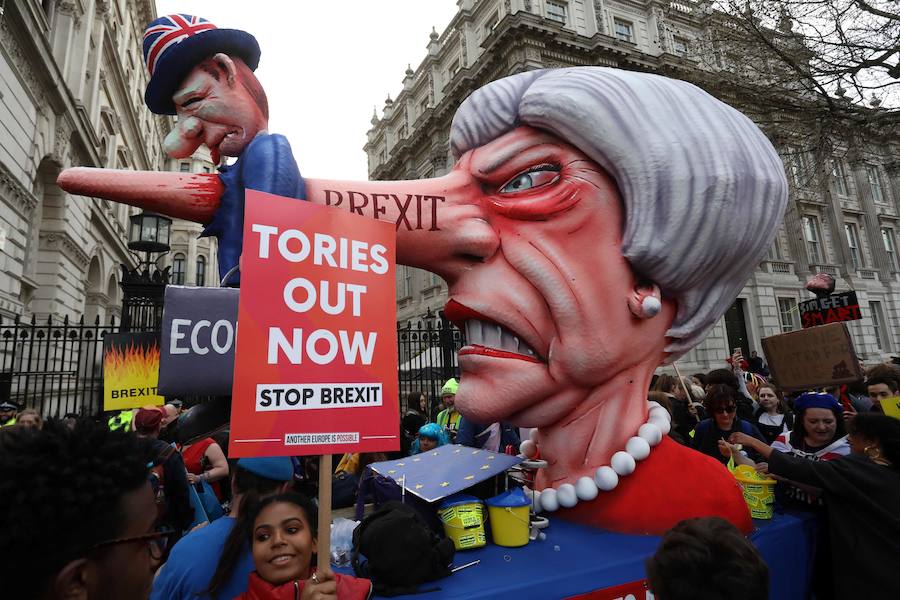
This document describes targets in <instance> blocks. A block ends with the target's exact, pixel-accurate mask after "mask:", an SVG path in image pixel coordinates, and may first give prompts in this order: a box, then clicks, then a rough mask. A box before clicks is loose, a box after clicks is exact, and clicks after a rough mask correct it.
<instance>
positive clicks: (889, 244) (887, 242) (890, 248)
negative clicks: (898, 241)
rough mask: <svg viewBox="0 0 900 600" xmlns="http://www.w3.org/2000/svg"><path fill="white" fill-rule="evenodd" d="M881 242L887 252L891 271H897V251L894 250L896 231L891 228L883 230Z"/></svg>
mask: <svg viewBox="0 0 900 600" xmlns="http://www.w3.org/2000/svg"><path fill="white" fill-rule="evenodd" d="M881 241H882V242H883V243H884V251H885V252H887V255H888V262H889V263H890V265H891V271H896V270H897V251H896V249H895V248H894V230H893V229H891V228H889V227H882V228H881Z"/></svg>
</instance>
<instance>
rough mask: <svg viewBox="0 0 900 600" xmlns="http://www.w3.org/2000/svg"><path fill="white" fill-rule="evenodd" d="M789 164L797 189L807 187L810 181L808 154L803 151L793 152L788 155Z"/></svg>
mask: <svg viewBox="0 0 900 600" xmlns="http://www.w3.org/2000/svg"><path fill="white" fill-rule="evenodd" d="M788 163H789V165H790V167H791V178H792V179H793V180H794V184H795V185H796V186H797V187H806V184H807V183H808V181H809V171H808V164H807V162H806V154H805V153H804V152H803V151H802V150H796V149H794V150H791V153H790V154H789V155H788Z"/></svg>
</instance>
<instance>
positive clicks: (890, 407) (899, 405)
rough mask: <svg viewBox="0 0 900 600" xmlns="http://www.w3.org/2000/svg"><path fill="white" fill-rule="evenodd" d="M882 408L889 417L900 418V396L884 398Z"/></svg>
mask: <svg viewBox="0 0 900 600" xmlns="http://www.w3.org/2000/svg"><path fill="white" fill-rule="evenodd" d="M881 410H883V411H884V414H886V415H887V416H889V417H894V418H895V419H900V396H893V397H891V398H885V399H884V400H882V401H881Z"/></svg>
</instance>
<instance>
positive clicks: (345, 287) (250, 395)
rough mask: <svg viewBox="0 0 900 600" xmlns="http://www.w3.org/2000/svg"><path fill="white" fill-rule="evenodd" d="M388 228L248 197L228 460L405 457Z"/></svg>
mask: <svg viewBox="0 0 900 600" xmlns="http://www.w3.org/2000/svg"><path fill="white" fill-rule="evenodd" d="M394 252H395V232H394V227H393V225H392V224H390V223H386V222H381V221H376V220H373V219H366V218H363V217H360V216H357V215H353V214H350V213H346V212H344V211H340V210H335V209H333V208H328V207H326V206H320V205H316V204H312V203H309V202H302V201H298V200H295V199H290V198H282V197H280V196H273V195H271V194H264V193H261V192H255V191H251V190H248V191H247V194H246V212H245V216H244V246H243V251H242V256H241V292H240V302H239V306H238V326H237V330H238V331H239V332H240V334H239V335H238V336H237V348H236V354H235V361H234V384H233V389H232V403H231V441H230V443H229V455H230V456H233V457H243V456H276V455H304V454H336V453H342V452H377V451H384V450H397V449H398V448H399V446H400V443H399V406H398V396H397V394H398V386H397V331H396V328H395V319H394V311H395V307H396V298H395V284H394V277H395V275H394V273H395V262H394V256H395V254H394Z"/></svg>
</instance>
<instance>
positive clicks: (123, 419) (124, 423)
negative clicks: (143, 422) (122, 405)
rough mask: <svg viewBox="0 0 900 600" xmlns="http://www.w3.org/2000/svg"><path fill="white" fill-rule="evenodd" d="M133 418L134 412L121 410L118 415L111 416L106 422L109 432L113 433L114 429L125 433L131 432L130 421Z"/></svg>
mask: <svg viewBox="0 0 900 600" xmlns="http://www.w3.org/2000/svg"><path fill="white" fill-rule="evenodd" d="M133 418H134V411H132V410H131V409H128V410H123V411H121V412H120V413H118V414H116V415H113V416H111V417H110V418H109V420H108V421H107V422H106V424H107V426H108V427H109V430H110V431H115V430H116V429H123V430H125V431H131V420H132V419H133Z"/></svg>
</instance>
